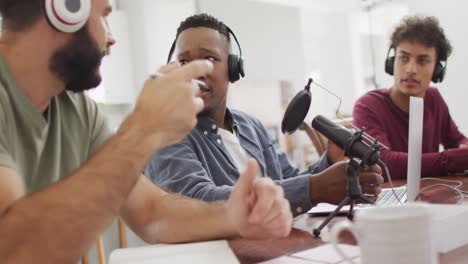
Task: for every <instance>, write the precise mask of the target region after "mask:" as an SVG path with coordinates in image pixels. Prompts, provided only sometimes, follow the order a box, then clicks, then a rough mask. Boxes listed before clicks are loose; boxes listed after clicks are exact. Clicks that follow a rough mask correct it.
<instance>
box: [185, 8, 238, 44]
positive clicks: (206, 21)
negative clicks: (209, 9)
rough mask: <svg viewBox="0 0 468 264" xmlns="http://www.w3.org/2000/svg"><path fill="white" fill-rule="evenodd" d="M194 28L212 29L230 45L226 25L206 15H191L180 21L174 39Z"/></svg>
mask: <svg viewBox="0 0 468 264" xmlns="http://www.w3.org/2000/svg"><path fill="white" fill-rule="evenodd" d="M194 27H207V28H211V29H214V30H216V31H218V32H219V33H220V34H222V35H223V36H225V37H226V39H227V41H228V43H230V41H231V40H230V36H229V29H228V26H226V24H224V23H223V22H221V21H219V20H218V19H217V18H215V17H213V16H211V15H209V14H206V13H202V14H196V15H192V16H189V17H187V18H186V19H185V20H184V21H182V22H181V23H180V25H179V27H178V28H177V34H176V39H177V38H178V37H179V35H180V33H182V31H184V30H186V29H188V28H194Z"/></svg>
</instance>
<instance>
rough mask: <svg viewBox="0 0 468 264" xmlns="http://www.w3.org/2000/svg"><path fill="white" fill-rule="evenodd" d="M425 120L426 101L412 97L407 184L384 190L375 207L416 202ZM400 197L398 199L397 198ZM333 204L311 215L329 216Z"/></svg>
mask: <svg viewBox="0 0 468 264" xmlns="http://www.w3.org/2000/svg"><path fill="white" fill-rule="evenodd" d="M423 119H424V100H423V98H419V97H410V112H409V129H408V169H407V177H406V178H407V184H406V186H403V187H397V188H394V191H395V193H393V191H392V189H391V188H384V189H382V192H381V193H380V195H379V198H378V199H377V201H376V203H375V205H377V206H392V205H398V204H400V201H401V202H403V203H404V202H414V201H415V200H416V197H417V196H418V193H419V189H420V183H421V156H422V136H423ZM395 196H398V199H397V198H396V197H395ZM399 200H400V201H399ZM375 205H373V204H357V205H356V207H355V208H356V209H364V208H370V207H373V206H375ZM335 208H336V206H335V205H331V204H318V205H317V206H315V207H313V208H312V209H311V210H310V211H309V213H311V214H328V213H330V212H332V211H333V210H335ZM347 211H349V206H344V207H343V208H342V209H341V210H340V212H343V213H346V212H347Z"/></svg>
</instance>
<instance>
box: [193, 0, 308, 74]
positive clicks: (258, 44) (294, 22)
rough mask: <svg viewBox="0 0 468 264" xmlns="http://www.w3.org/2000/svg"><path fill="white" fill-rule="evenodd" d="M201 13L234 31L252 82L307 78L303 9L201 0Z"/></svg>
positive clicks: (253, 3)
mask: <svg viewBox="0 0 468 264" xmlns="http://www.w3.org/2000/svg"><path fill="white" fill-rule="evenodd" d="M198 11H199V12H206V13H209V14H212V15H213V16H215V17H217V18H219V19H220V20H221V21H223V22H224V23H226V24H227V25H228V26H229V27H230V28H231V29H232V30H233V31H234V33H235V34H236V36H237V37H238V39H239V42H240V44H241V46H242V51H243V53H244V54H243V55H244V58H245V61H246V71H247V73H246V75H247V76H246V77H247V78H248V79H251V80H268V81H270V80H283V79H286V80H291V79H292V80H294V79H297V78H299V79H301V78H302V77H303V74H304V58H303V49H302V47H303V41H302V34H301V23H300V12H299V9H297V8H294V7H284V6H279V5H274V4H268V3H260V2H256V1H246V0H237V1H232V0H198ZM233 51H234V52H237V50H236V49H235V48H234V49H233Z"/></svg>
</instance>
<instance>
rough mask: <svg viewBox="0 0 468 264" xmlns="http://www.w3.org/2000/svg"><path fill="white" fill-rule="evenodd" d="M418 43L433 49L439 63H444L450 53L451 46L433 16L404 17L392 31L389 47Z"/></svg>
mask: <svg viewBox="0 0 468 264" xmlns="http://www.w3.org/2000/svg"><path fill="white" fill-rule="evenodd" d="M404 41H410V42H418V43H421V44H423V45H425V46H426V47H434V48H435V50H436V53H437V59H438V60H439V61H445V60H447V58H448V57H449V56H450V54H451V53H452V45H451V44H450V42H449V40H448V39H447V38H446V37H445V34H444V30H443V29H442V27H441V26H440V24H439V20H437V18H436V17H433V16H408V17H405V18H404V19H403V20H402V22H401V23H400V24H399V25H398V27H397V28H396V29H395V31H393V34H392V36H391V38H390V46H391V47H393V48H396V47H397V46H398V45H399V44H400V43H401V42H404Z"/></svg>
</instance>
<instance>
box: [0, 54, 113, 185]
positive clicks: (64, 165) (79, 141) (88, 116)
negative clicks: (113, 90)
mask: <svg viewBox="0 0 468 264" xmlns="http://www.w3.org/2000/svg"><path fill="white" fill-rule="evenodd" d="M109 136H110V130H109V127H108V125H107V123H106V121H105V118H104V117H103V115H102V113H101V112H100V111H99V109H98V107H97V105H96V103H95V102H94V101H92V100H91V99H90V98H88V97H87V96H86V95H84V94H83V93H71V92H62V93H61V94H59V95H57V96H55V97H53V98H52V100H51V102H50V105H49V107H48V109H47V111H46V112H45V113H41V112H38V111H37V110H36V109H35V108H34V106H33V105H32V103H31V101H30V100H29V98H28V97H27V96H26V95H25V94H24V92H23V91H22V90H21V89H20V88H19V87H18V86H17V84H16V82H15V80H14V78H13V76H12V74H11V72H10V70H9V68H8V65H7V63H6V61H5V60H4V58H3V57H2V56H1V55H0V166H3V167H9V168H12V169H14V170H15V171H16V173H17V174H18V175H19V176H20V177H22V178H23V180H24V184H25V187H26V191H27V193H31V192H34V191H37V190H39V189H41V188H44V187H47V186H48V185H50V184H52V183H54V182H56V181H58V180H59V179H60V178H62V177H65V176H67V175H69V174H71V173H72V172H73V171H74V170H75V169H77V168H78V167H80V166H81V165H82V164H83V163H84V162H85V161H86V160H87V159H88V158H89V157H90V156H91V155H92V154H93V153H94V152H95V151H96V150H97V149H98V148H99V146H100V145H101V144H102V143H103V142H104V141H105V140H106V139H107V138H108V137H109ZM0 177H1V175H0Z"/></svg>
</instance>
